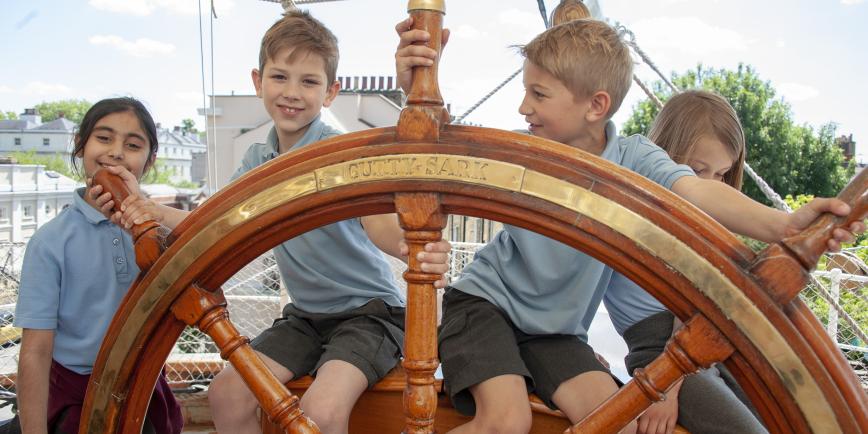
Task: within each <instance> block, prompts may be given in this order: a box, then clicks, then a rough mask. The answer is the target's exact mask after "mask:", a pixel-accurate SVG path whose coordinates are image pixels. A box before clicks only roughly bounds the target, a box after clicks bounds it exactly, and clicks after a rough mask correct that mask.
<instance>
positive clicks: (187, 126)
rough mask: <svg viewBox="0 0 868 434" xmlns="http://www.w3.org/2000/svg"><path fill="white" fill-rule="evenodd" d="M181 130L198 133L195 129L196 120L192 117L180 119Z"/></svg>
mask: <svg viewBox="0 0 868 434" xmlns="http://www.w3.org/2000/svg"><path fill="white" fill-rule="evenodd" d="M181 130H182V131H184V132H185V133H193V134H198V133H199V130H197V129H196V122H194V121H193V119H189V118H187V119H184V120H182V121H181Z"/></svg>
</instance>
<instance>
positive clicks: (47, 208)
mask: <svg viewBox="0 0 868 434" xmlns="http://www.w3.org/2000/svg"><path fill="white" fill-rule="evenodd" d="M45 215H51V205H49V204H47V203H46V204H45Z"/></svg>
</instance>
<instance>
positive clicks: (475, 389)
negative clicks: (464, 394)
mask: <svg viewBox="0 0 868 434" xmlns="http://www.w3.org/2000/svg"><path fill="white" fill-rule="evenodd" d="M470 393H471V394H472V395H473V400H474V401H475V402H476V415H475V416H474V417H473V420H471V421H470V422H468V423H466V424H464V425H461V426H459V427H457V428H455V429H453V430H452V431H449V432H450V433H451V434H464V433H474V434H489V433H490V434H513V433H514V434H527V432H528V431H530V426H531V413H530V402H529V401H528V399H527V385H526V384H525V381H524V377H522V376H520V375H500V376H497V377H494V378H491V379H488V380H485V381H483V382H482V383H479V384H477V385H475V386H472V387H471V388H470Z"/></svg>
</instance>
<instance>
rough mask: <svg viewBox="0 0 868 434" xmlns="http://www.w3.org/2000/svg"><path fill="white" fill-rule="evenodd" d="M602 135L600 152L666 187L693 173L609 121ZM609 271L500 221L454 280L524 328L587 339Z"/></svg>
mask: <svg viewBox="0 0 868 434" xmlns="http://www.w3.org/2000/svg"><path fill="white" fill-rule="evenodd" d="M606 137H607V142H606V148H605V149H604V150H603V153H602V155H601V157H602V158H604V159H606V160H609V161H611V162H614V163H617V164H620V165H621V166H624V167H626V168H628V169H630V170H633V171H635V172H637V173H639V174H640V175H643V176H645V177H647V178H649V179H651V180H652V181H654V182H656V183H658V184H660V185H662V186H664V187H666V188H672V184H674V183H675V181H676V180H677V179H678V178H681V177H682V176H688V175H693V170H691V169H690V167H689V166H686V165H679V164H676V163H675V162H673V161H672V159H671V158H669V155H668V154H667V153H666V151H664V150H662V149H660V148H659V147H658V146H657V145H655V144H653V143H651V142H650V141H649V140H648V139H646V138H645V137H642V136H638V135H635V136H631V137H627V138H624V137H619V136H618V135H617V131H616V129H615V124H614V123H612V122H611V121H610V122H608V123H607V124H606ZM612 272H613V271H612V269H611V268H609V267H608V266H606V265H604V264H603V263H602V262H600V261H598V260H596V259H594V258H592V257H590V256H588V255H586V254H584V253H582V252H580V251H578V250H576V249H574V248H572V247H569V246H567V245H566V244H562V243H560V242H558V241H555V240H552V239H550V238H547V237H545V236H542V235H538V234H536V233H534V232H531V231H528V230H525V229H521V228H518V227H515V226H510V225H504V229H503V230H502V231H500V232H499V233H498V234H497V235H496V236H495V237H494V239H493V240H492V241H491V242H489V243H488V244H487V245H486V246H485V247H483V248H482V249H481V250H480V251H479V252H477V254H476V256H475V257H474V260H473V262H472V263H471V264H470V265H468V266H467V267H466V268H465V269H464V272H463V273H462V275H461V277H460V278H459V280H458V281H457V282H455V283H453V285H452V286H454V287H456V288H458V289H459V290H461V291H462V292H465V293H468V294H472V295H475V296H478V297H482V298H485V299H486V300H488V301H490V302H492V303H494V304H495V305H496V306H498V307H499V308H501V309H503V310H504V311H505V312H506V314H507V315H509V318H510V319H512V321H513V323H514V324H515V325H516V327H518V328H519V329H520V330H522V331H523V332H525V333H528V334H569V335H576V336H578V337H579V338H581V339H582V340H584V341H587V337H588V327H590V325H591V320H592V319H593V317H594V314H595V313H596V311H597V307H599V305H600V301H601V299H602V298H603V294H604V292H605V291H606V288H607V287H608V285H609V280H610V277H611V276H612Z"/></svg>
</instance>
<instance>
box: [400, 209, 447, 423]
mask: <svg viewBox="0 0 868 434" xmlns="http://www.w3.org/2000/svg"><path fill="white" fill-rule="evenodd" d="M395 208H396V210H397V211H398V218H399V220H400V222H401V227H402V228H403V229H404V238H405V240H406V241H407V245H408V246H409V247H410V254H409V256H410V257H409V262H408V268H407V271H406V272H404V279H405V280H406V281H407V317H406V318H407V320H406V326H405V329H406V333H405V337H404V361H403V362H402V366H403V367H404V370H405V371H406V372H407V385H406V387H405V388H404V415H405V416H406V427H405V428H404V433H405V434H422V433H433V432H434V412H435V410H436V409H437V390H436V389H435V388H434V371H436V370H437V366H438V365H439V364H440V361H439V360H438V359H437V290H436V289H435V288H434V282H436V281H437V280H438V279H440V277H441V275H440V274H432V273H426V272H424V271H422V268H421V264H420V262H419V261H418V260H416V254H417V253H419V252H421V251H423V249H424V248H425V244H427V243H431V242H436V241H439V240H440V239H441V238H442V231H443V228H444V227H445V226H446V216H445V215H443V214H441V213H440V200H439V198H438V196H437V195H436V194H429V193H407V194H398V195H397V197H396V199H395Z"/></svg>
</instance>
